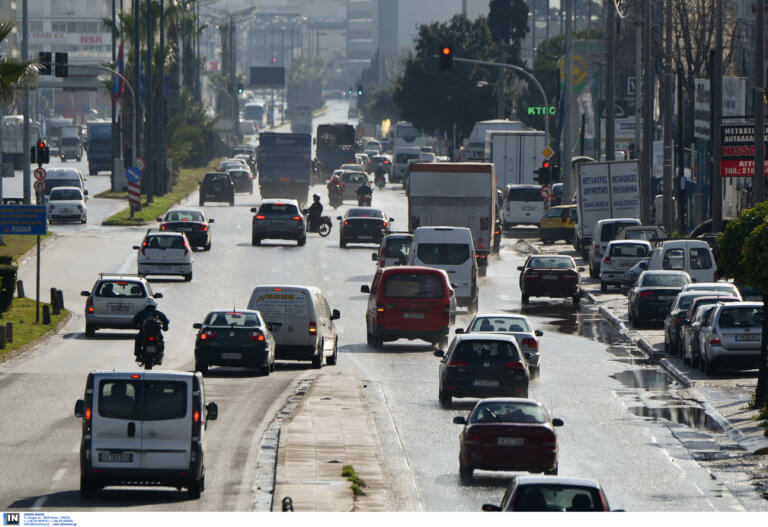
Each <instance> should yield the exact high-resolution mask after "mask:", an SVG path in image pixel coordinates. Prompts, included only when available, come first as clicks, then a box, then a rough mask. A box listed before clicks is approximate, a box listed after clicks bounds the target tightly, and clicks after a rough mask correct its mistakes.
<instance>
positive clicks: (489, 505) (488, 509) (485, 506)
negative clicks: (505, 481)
mask: <svg viewBox="0 0 768 527" xmlns="http://www.w3.org/2000/svg"><path fill="white" fill-rule="evenodd" d="M483 511H485V512H501V507H499V506H498V505H493V504H492V503H484V504H483Z"/></svg>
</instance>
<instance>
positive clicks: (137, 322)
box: [133, 304, 170, 356]
mask: <svg viewBox="0 0 768 527" xmlns="http://www.w3.org/2000/svg"><path fill="white" fill-rule="evenodd" d="M150 319H155V320H156V321H157V322H159V323H160V324H162V327H163V331H168V324H169V323H170V320H168V317H166V316H165V313H163V312H162V311H160V310H159V309H157V306H155V305H154V304H147V305H146V306H144V309H142V310H141V311H139V312H138V313H136V314H135V315H134V316H133V327H135V328H136V329H138V330H139V333H138V334H137V335H136V340H135V341H134V344H135V345H134V350H133V353H134V355H136V356H138V355H139V349H140V348H141V343H142V342H143V340H144V338H145V336H146V335H145V323H146V321H147V320H150ZM161 338H162V335H161Z"/></svg>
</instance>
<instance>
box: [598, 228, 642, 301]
mask: <svg viewBox="0 0 768 527" xmlns="http://www.w3.org/2000/svg"><path fill="white" fill-rule="evenodd" d="M650 252H651V244H650V242H647V241H643V240H614V241H612V242H608V245H607V246H606V248H605V257H604V258H603V259H602V260H600V292H601V293H605V292H606V291H607V290H608V286H609V285H615V286H617V287H621V278H622V277H623V276H624V273H626V272H627V271H628V270H629V269H631V268H632V266H633V265H635V264H636V263H637V262H639V261H641V260H644V259H646V258H647V257H648V254H649V253H650Z"/></svg>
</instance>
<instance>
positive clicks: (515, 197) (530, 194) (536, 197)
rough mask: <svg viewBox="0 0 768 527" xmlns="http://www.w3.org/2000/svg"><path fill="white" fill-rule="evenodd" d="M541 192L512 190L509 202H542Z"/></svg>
mask: <svg viewBox="0 0 768 527" xmlns="http://www.w3.org/2000/svg"><path fill="white" fill-rule="evenodd" d="M542 200H543V198H542V197H541V191H540V190H539V189H537V188H511V189H509V192H508V193H507V201H526V202H527V201H542Z"/></svg>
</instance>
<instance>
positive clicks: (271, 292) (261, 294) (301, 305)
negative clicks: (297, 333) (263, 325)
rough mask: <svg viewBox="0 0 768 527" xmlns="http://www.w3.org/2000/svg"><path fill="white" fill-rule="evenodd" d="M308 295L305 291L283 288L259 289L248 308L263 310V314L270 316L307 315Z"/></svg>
mask: <svg viewBox="0 0 768 527" xmlns="http://www.w3.org/2000/svg"><path fill="white" fill-rule="evenodd" d="M307 303H308V301H307V295H306V294H305V293H304V291H297V290H292V291H283V290H282V289H281V288H275V289H259V290H257V291H254V293H253V295H252V296H251V301H250V302H249V303H248V309H255V310H258V311H260V312H261V316H263V317H266V318H267V319H269V318H270V317H296V318H299V317H306V316H307V315H308V313H309V310H308V308H307Z"/></svg>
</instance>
